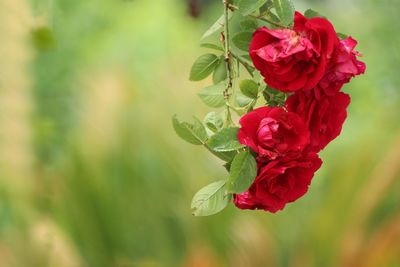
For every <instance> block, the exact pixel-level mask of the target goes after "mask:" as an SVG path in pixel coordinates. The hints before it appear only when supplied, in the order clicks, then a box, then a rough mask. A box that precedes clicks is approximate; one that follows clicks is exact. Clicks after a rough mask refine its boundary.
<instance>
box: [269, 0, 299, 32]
mask: <svg viewBox="0 0 400 267" xmlns="http://www.w3.org/2000/svg"><path fill="white" fill-rule="evenodd" d="M274 8H275V10H276V13H277V14H278V17H279V18H280V20H281V23H282V24H284V25H285V26H288V25H290V24H292V23H293V21H294V12H295V9H294V6H293V3H292V1H291V0H274Z"/></svg>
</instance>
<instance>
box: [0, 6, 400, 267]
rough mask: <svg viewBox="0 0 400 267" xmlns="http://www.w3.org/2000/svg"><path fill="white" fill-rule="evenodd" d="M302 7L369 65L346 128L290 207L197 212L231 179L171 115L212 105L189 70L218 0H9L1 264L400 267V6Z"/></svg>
mask: <svg viewBox="0 0 400 267" xmlns="http://www.w3.org/2000/svg"><path fill="white" fill-rule="evenodd" d="M294 2H295V4H296V7H297V9H299V10H301V11H304V10H305V9H307V8H309V7H312V8H313V9H315V10H318V11H319V12H320V13H322V14H324V15H326V16H327V17H328V18H329V19H330V20H331V21H332V22H333V24H334V25H335V27H336V29H337V31H338V32H343V33H347V34H351V35H352V36H353V37H354V38H355V39H357V40H358V41H359V46H358V50H360V51H361V52H362V53H363V55H364V56H363V59H362V60H363V61H365V62H366V63H367V66H368V68H367V73H366V75H364V76H360V77H357V78H356V79H354V80H353V81H352V83H351V84H349V85H346V86H345V89H344V90H345V92H347V93H349V94H350V95H351V97H352V103H351V106H350V108H349V118H348V120H347V121H346V123H345V126H344V129H343V132H342V135H341V136H340V137H339V138H338V139H337V140H335V141H334V142H332V143H331V144H330V145H329V146H328V147H327V148H326V149H325V150H324V152H323V153H322V154H321V157H322V158H323V160H324V165H323V166H322V168H321V169H320V170H319V172H318V173H317V174H316V176H315V178H314V180H313V183H312V186H311V187H310V190H309V193H308V194H307V195H306V196H304V197H303V198H301V199H300V200H298V201H297V202H296V203H293V204H290V205H288V206H287V207H286V208H285V210H283V211H281V212H278V213H277V214H271V213H265V212H262V211H242V210H238V209H236V208H235V207H233V205H231V206H230V207H229V208H228V209H226V210H224V211H223V212H222V213H220V214H218V215H215V216H212V217H207V218H195V217H192V216H191V211H190V201H191V198H192V196H193V194H194V193H195V192H196V191H197V190H198V189H199V188H201V187H202V186H204V185H206V184H209V183H211V182H213V181H216V180H219V179H223V178H225V177H226V175H227V174H226V172H225V170H224V168H223V167H222V162H221V161H219V160H218V159H217V158H215V157H214V156H212V155H211V154H210V153H208V152H207V151H206V150H205V149H203V148H201V147H196V146H192V145H190V144H188V143H185V142H184V141H182V140H180V139H179V138H178V137H177V136H176V135H175V133H174V131H173V129H172V127H171V116H172V115H173V114H175V113H177V114H179V115H180V118H182V119H185V120H190V119H191V114H193V115H196V116H198V117H200V118H203V117H204V115H206V113H207V112H209V111H210V110H209V108H207V107H205V106H204V105H203V104H202V103H201V101H200V100H199V98H198V97H197V96H196V92H198V90H199V89H201V88H203V87H204V86H206V85H209V84H210V83H211V81H210V80H206V81H204V82H197V83H194V82H189V81H188V76H189V70H190V66H191V64H192V63H193V61H194V60H195V59H196V58H197V56H199V55H200V54H202V53H206V52H207V50H205V49H204V48H200V47H199V43H200V36H201V35H202V33H203V32H204V31H205V30H206V29H207V28H208V26H209V25H210V24H212V23H213V22H214V21H215V20H216V19H217V18H218V17H219V15H220V13H221V10H222V9H221V3H220V1H211V0H210V1H198V3H200V4H201V14H200V16H199V17H197V18H193V17H191V16H189V14H188V11H187V9H188V3H187V1H186V0H156V1H152V0H112V1H111V0H85V1H82V0H0V266H1V267H81V266H82V267H103V266H104V267H131V266H134V267H153V266H154V267H164V266H166V267H170V266H171V267H179V266H183V267H220V266H227V267H231V266H232V267H242V266H243V267H247V266H249V267H253V266H254V267H313V266H316V267H329V266H335V267H336V266H345V267H347V266H349V267H359V266H360V267H364V266H368V267H369V266H371V267H372V266H373V267H397V266H400V127H399V126H400V108H399V107H400V74H399V69H400V30H399V26H398V25H399V13H400V2H399V1H398V0H329V1H328V0H325V1H322V0H320V1H317V0H315V1H308V2H307V1H301V0H295V1H294ZM194 8H197V7H196V6H195V7H194ZM192 11H193V10H192ZM194 11H198V10H194Z"/></svg>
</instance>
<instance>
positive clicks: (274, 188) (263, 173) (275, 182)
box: [234, 153, 322, 213]
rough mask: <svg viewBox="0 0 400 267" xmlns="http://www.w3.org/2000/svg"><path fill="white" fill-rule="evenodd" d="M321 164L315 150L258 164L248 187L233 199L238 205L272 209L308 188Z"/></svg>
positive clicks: (242, 207)
mask: <svg viewBox="0 0 400 267" xmlns="http://www.w3.org/2000/svg"><path fill="white" fill-rule="evenodd" d="M321 164H322V161H321V159H319V158H318V156H317V154H314V153H311V154H308V155H306V156H305V157H301V158H298V159H295V160H292V161H289V162H285V161H279V160H277V161H271V162H269V163H268V164H267V165H265V166H261V167H260V168H259V171H258V175H257V177H256V179H255V181H254V182H253V184H252V185H251V187H250V188H249V190H247V191H246V192H244V193H242V194H237V195H235V196H234V203H235V205H236V206H237V207H238V208H240V209H263V210H265V211H270V212H274V213H275V212H277V211H278V210H281V209H283V208H284V207H285V205H286V203H290V202H293V201H295V200H297V199H298V198H300V197H302V196H303V195H304V194H305V193H306V192H307V190H308V186H309V185H310V183H311V180H312V178H313V176H314V173H315V172H316V171H317V170H318V169H319V168H320V167H321Z"/></svg>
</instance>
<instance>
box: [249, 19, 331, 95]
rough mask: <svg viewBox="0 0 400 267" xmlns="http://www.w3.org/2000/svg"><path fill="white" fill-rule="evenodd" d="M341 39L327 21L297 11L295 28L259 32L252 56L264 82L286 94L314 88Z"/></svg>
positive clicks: (257, 31)
mask: <svg viewBox="0 0 400 267" xmlns="http://www.w3.org/2000/svg"><path fill="white" fill-rule="evenodd" d="M338 42H339V39H338V38H337V36H336V32H335V29H334V28H333V26H332V24H331V23H330V22H329V21H328V20H326V19H324V18H311V19H308V18H306V17H304V16H303V15H302V14H300V13H299V12H296V14H295V19H294V27H293V30H292V29H268V28H267V27H262V28H259V29H257V30H256V32H255V33H254V34H253V38H252V40H251V43H250V49H249V50H250V57H251V59H252V61H253V63H254V66H255V67H256V68H257V69H258V70H259V71H260V73H261V74H262V76H263V77H264V80H265V82H266V83H267V84H268V85H269V86H270V87H272V88H275V89H277V90H280V91H283V92H294V91H297V90H307V89H312V88H314V87H315V86H316V85H317V84H318V82H320V80H321V79H322V77H323V76H324V74H325V72H326V69H327V66H328V62H329V59H330V58H331V57H332V53H333V51H334V48H335V47H336V45H337V43H338Z"/></svg>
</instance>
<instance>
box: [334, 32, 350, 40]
mask: <svg viewBox="0 0 400 267" xmlns="http://www.w3.org/2000/svg"><path fill="white" fill-rule="evenodd" d="M336 35H337V37H339V39H340V40H344V39H347V38H348V37H349V36H348V35H347V34H345V33H341V32H338V33H336Z"/></svg>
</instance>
